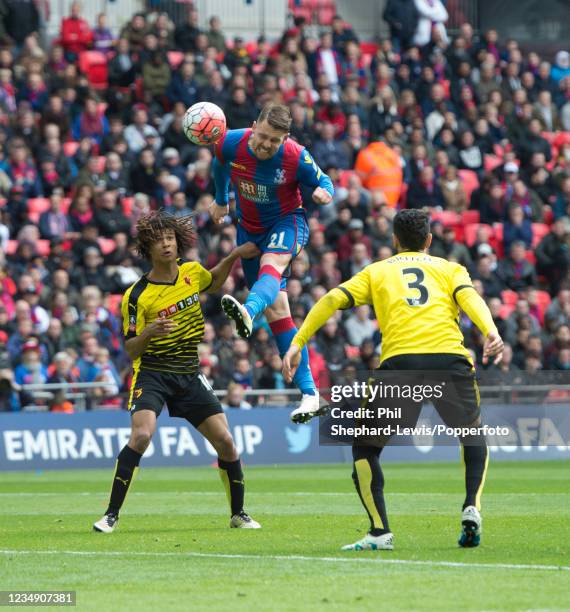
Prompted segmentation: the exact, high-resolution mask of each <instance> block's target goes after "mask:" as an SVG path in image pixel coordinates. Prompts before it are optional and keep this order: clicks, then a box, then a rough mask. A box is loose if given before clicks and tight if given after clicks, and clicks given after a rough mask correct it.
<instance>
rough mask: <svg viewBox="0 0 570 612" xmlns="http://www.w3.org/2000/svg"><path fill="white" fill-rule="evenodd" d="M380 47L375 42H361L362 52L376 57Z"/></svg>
mask: <svg viewBox="0 0 570 612" xmlns="http://www.w3.org/2000/svg"><path fill="white" fill-rule="evenodd" d="M378 48H379V45H377V44H376V43H375V42H361V43H360V51H362V53H363V54H364V53H368V54H370V55H376V51H378Z"/></svg>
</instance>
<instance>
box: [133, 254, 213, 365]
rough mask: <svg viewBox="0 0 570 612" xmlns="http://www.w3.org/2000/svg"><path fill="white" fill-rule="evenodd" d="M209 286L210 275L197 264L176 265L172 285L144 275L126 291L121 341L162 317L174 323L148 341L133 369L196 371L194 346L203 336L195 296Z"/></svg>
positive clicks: (196, 358) (197, 299) (200, 316)
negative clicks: (166, 333) (175, 275)
mask: <svg viewBox="0 0 570 612" xmlns="http://www.w3.org/2000/svg"><path fill="white" fill-rule="evenodd" d="M211 284H212V275H211V274H210V272H208V270H206V269H205V268H203V267H202V266H201V265H200V264H199V263H197V262H193V261H190V262H183V263H179V265H178V276H177V277H176V280H175V281H174V282H173V283H157V282H154V281H151V280H149V279H148V278H147V277H146V275H145V276H141V278H140V279H139V280H138V281H137V282H136V283H134V284H133V285H132V286H131V287H129V289H127V291H126V293H125V295H124V296H123V301H122V304H121V310H122V315H123V333H124V335H125V338H126V339H127V340H128V339H129V338H134V337H135V336H138V335H139V334H140V333H141V332H142V330H143V329H144V328H145V326H146V325H148V324H150V323H152V322H153V321H155V320H156V319H158V318H161V317H166V318H168V319H172V320H173V321H175V322H176V323H177V324H178V327H177V328H176V329H175V330H174V331H173V332H172V333H171V334H169V335H168V336H165V337H156V338H152V340H151V341H150V343H149V344H148V346H147V347H146V349H145V351H144V353H143V354H142V355H141V356H140V357H138V358H137V359H135V361H134V363H133V368H134V370H135V372H136V371H138V370H139V369H140V368H143V369H147V370H155V371H158V372H175V373H179V374H191V373H193V372H196V371H197V370H198V366H199V364H198V343H199V342H200V341H201V340H202V337H203V335H204V317H203V315H202V308H201V306H200V299H199V294H200V292H201V291H205V290H206V289H207V288H208V287H209V286H210V285H211Z"/></svg>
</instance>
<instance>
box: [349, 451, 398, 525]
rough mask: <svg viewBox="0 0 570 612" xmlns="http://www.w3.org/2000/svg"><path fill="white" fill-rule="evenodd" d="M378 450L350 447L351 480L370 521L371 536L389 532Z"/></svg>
mask: <svg viewBox="0 0 570 612" xmlns="http://www.w3.org/2000/svg"><path fill="white" fill-rule="evenodd" d="M380 450H381V449H379V448H376V447H372V446H359V445H355V446H353V447H352V457H353V459H354V464H353V465H354V468H353V471H352V480H353V481H354V485H355V487H356V491H357V492H358V496H359V497H360V501H361V502H362V505H363V506H364V509H365V510H366V513H367V514H368V518H369V519H370V534H371V535H373V536H379V535H382V534H384V533H388V532H389V531H390V527H389V525H388V516H387V514H386V504H385V503H384V474H382V468H381V467H380V460H379V457H380Z"/></svg>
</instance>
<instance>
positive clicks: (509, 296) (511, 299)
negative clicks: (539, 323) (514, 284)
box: [501, 289, 519, 306]
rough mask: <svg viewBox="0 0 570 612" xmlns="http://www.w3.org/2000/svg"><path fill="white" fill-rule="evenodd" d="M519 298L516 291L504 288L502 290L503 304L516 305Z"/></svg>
mask: <svg viewBox="0 0 570 612" xmlns="http://www.w3.org/2000/svg"><path fill="white" fill-rule="evenodd" d="M518 299H519V294H518V293H517V292H516V291H511V289H504V290H503V291H501V300H502V302H503V304H509V305H511V306H514V305H515V304H516V303H517V301H518Z"/></svg>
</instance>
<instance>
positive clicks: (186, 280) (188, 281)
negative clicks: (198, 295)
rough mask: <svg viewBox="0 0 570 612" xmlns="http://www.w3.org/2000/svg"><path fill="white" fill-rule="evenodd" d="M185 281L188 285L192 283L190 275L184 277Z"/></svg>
mask: <svg viewBox="0 0 570 612" xmlns="http://www.w3.org/2000/svg"><path fill="white" fill-rule="evenodd" d="M184 282H185V283H186V284H187V285H190V283H191V282H192V281H191V280H190V278H189V277H188V276H185V277H184Z"/></svg>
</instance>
